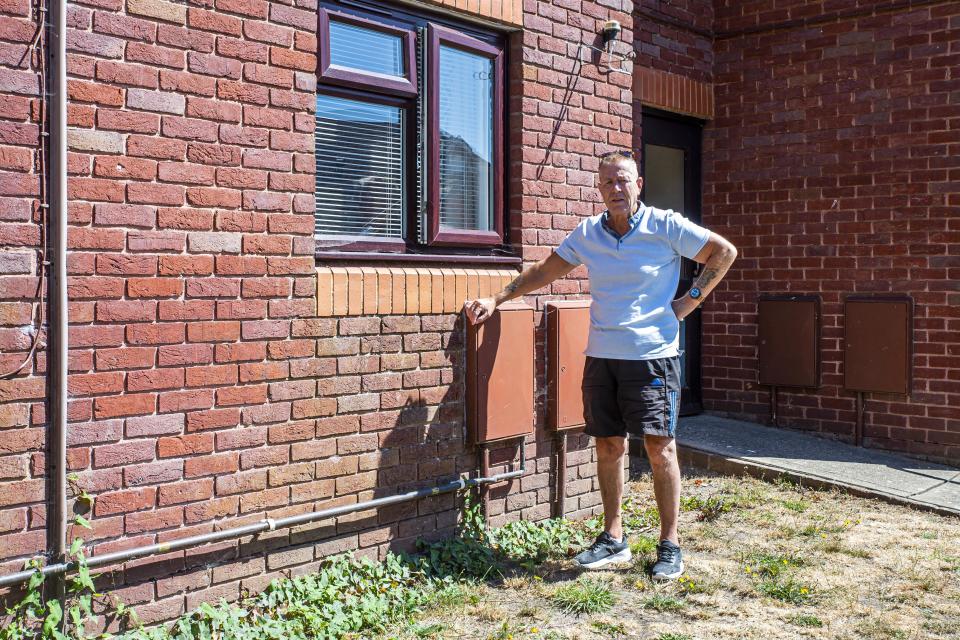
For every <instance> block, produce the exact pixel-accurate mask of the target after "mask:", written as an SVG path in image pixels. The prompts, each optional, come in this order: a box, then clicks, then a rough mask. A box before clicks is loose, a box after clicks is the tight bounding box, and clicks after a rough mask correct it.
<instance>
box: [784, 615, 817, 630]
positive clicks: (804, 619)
mask: <svg viewBox="0 0 960 640" xmlns="http://www.w3.org/2000/svg"><path fill="white" fill-rule="evenodd" d="M790 624H793V625H796V626H798V627H816V628H820V627H822V626H823V620H821V619H820V618H818V617H817V616H815V615H812V614H808V613H798V614H797V615H795V616H793V617H792V618H790Z"/></svg>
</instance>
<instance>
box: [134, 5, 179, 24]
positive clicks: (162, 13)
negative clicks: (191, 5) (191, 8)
mask: <svg viewBox="0 0 960 640" xmlns="http://www.w3.org/2000/svg"><path fill="white" fill-rule="evenodd" d="M127 12H128V13H131V14H134V15H140V16H145V17H148V18H157V19H159V20H164V21H166V22H172V23H176V24H185V23H186V20H187V9H186V7H184V6H182V5H178V4H175V3H173V2H164V1H163V0H127Z"/></svg>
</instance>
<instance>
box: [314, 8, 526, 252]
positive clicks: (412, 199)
mask: <svg viewBox="0 0 960 640" xmlns="http://www.w3.org/2000/svg"><path fill="white" fill-rule="evenodd" d="M331 20H334V21H340V22H345V23H348V24H354V25H357V26H361V27H364V28H368V29H374V30H377V31H380V32H383V33H389V34H392V35H398V36H400V37H402V38H403V39H404V45H403V55H404V62H405V66H406V73H405V76H406V78H405V79H404V80H402V81H401V80H397V79H396V78H388V77H385V76H382V75H380V74H375V73H365V72H363V71H360V70H356V69H347V68H343V67H338V66H337V65H333V64H332V63H331V51H330V31H329V29H330V22H331ZM418 27H422V28H421V29H420V33H422V34H423V36H424V38H425V41H424V44H425V46H424V48H423V51H424V52H425V60H424V61H423V64H422V73H423V78H424V80H425V82H424V83H423V84H421V83H420V82H419V81H418V73H417V64H416V46H417V44H418V43H417V42H416V38H417V33H418ZM317 28H318V30H317V35H318V56H317V73H316V75H317V93H318V94H328V95H335V96H339V97H344V98H350V99H356V100H363V101H370V102H377V103H381V104H391V105H398V106H401V108H403V109H404V117H405V118H406V120H407V123H408V124H407V127H408V129H407V131H408V134H409V137H408V142H407V144H406V146H407V148H405V149H404V155H405V158H404V160H405V162H406V166H407V167H408V172H407V176H406V178H405V181H404V198H405V199H406V202H407V215H406V219H405V220H404V229H405V231H404V233H403V237H399V238H389V237H376V236H374V237H369V238H367V237H364V236H356V235H354V236H337V235H332V234H331V235H316V236H315V240H316V256H317V258H319V259H328V260H330V259H332V260H350V259H367V260H369V259H370V258H371V257H377V258H383V259H389V260H410V259H429V260H431V261H432V260H433V259H434V258H437V257H449V258H450V259H451V262H496V263H505V262H506V263H514V262H519V258H518V257H516V256H514V255H513V252H512V251H510V249H509V248H508V247H506V246H505V244H506V240H507V238H506V230H507V229H508V228H509V225H508V224H507V220H506V216H507V209H506V206H505V203H506V200H507V197H506V196H507V194H506V185H505V175H506V171H505V164H506V161H507V160H506V150H505V141H504V136H505V126H504V121H505V118H506V113H505V109H506V99H505V87H506V83H505V55H506V42H505V37H504V36H503V35H502V34H499V33H497V32H494V31H486V30H480V29H479V28H478V27H476V26H473V25H468V24H460V23H453V22H451V21H450V19H449V18H446V17H439V16H434V15H432V14H428V13H424V12H420V11H417V12H412V11H408V10H406V9H400V8H395V7H387V6H384V5H383V4H380V3H378V4H377V5H375V6H374V5H371V6H369V7H367V6H364V5H362V4H361V3H360V2H356V1H354V0H351V1H350V2H349V3H343V4H342V5H341V4H340V3H339V2H338V0H329V1H328V2H325V3H324V4H323V5H321V6H320V7H319V8H318V13H317ZM441 44H443V45H444V46H452V47H455V48H458V49H461V50H464V51H469V52H470V53H474V54H478V55H481V56H484V57H486V58H489V59H490V60H491V61H492V62H493V74H494V83H493V94H494V95H493V122H492V129H493V132H492V135H493V159H494V160H493V189H492V194H491V198H492V208H493V220H492V229H490V230H463V229H450V228H448V227H441V225H440V172H439V157H440V143H439V122H440V121H439V115H440V114H439V93H440V92H439V64H440V61H439V53H440V45H441ZM423 85H426V86H423ZM421 93H422V94H423V95H421ZM419 100H423V105H424V107H425V108H424V109H423V114H422V120H423V124H422V126H420V127H418V123H417V119H416V103H417V101H419ZM421 134H422V135H425V136H426V147H425V153H424V156H425V158H424V159H425V160H426V163H427V166H429V167H430V168H431V169H430V170H429V171H428V172H427V174H426V179H425V181H424V183H423V189H424V190H425V195H424V203H423V205H424V206H423V208H422V210H421V208H420V206H419V202H417V198H416V191H417V189H416V181H415V173H416V171H415V167H416V163H417V160H418V156H419V155H420V153H421V151H420V145H418V144H417V142H416V140H417V138H418V136H419V135H421ZM418 229H421V232H420V233H418Z"/></svg>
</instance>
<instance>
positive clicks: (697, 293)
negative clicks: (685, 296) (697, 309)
mask: <svg viewBox="0 0 960 640" xmlns="http://www.w3.org/2000/svg"><path fill="white" fill-rule="evenodd" d="M690 297H691V298H693V299H694V300H696V299H697V298H699V297H700V289H697V288H696V287H694V288H693V289H690Z"/></svg>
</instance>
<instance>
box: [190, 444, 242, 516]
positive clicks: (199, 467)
mask: <svg viewBox="0 0 960 640" xmlns="http://www.w3.org/2000/svg"><path fill="white" fill-rule="evenodd" d="M238 462H239V459H238V456H237V454H236V453H220V454H214V455H209V456H200V457H196V458H188V459H187V460H185V461H184V463H183V475H184V477H185V478H196V477H200V476H209V475H213V476H216V475H219V474H226V473H234V472H236V471H237V469H238V468H239V467H238ZM189 521H190V520H189V518H188V522H189Z"/></svg>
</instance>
